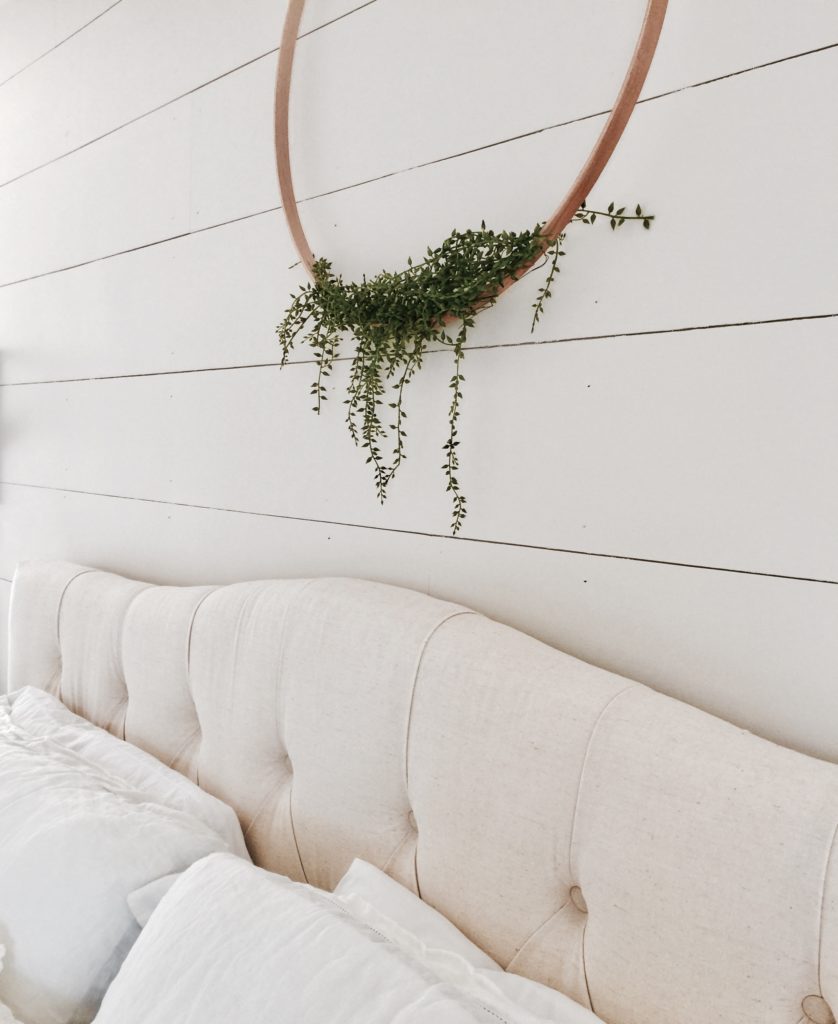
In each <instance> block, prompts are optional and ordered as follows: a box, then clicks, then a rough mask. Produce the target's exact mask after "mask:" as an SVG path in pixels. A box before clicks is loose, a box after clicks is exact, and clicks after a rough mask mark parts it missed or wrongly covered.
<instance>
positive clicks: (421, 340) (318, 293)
mask: <svg viewBox="0 0 838 1024" xmlns="http://www.w3.org/2000/svg"><path fill="white" fill-rule="evenodd" d="M625 211H626V208H625V207H622V206H621V207H619V208H617V207H616V206H615V204H614V203H611V204H610V205H609V206H608V208H607V210H604V211H603V210H589V209H588V208H587V207H586V205H585V204H584V203H583V204H582V206H581V207H580V208H579V210H577V212H576V213H575V214H574V216H573V220H572V222H571V223H577V224H594V223H595V222H596V220H597V218H602V219H603V220H605V221H607V222H608V223H609V224H610V225H611V228H612V229H616V228H618V227H621V226H622V225H623V224H624V223H625V222H626V221H628V220H634V221H638V222H641V223H642V224H643V227H644V228H648V227H650V225H651V222H652V220H653V219H654V217H653V216H652V215H651V214H647V213H644V212H643V210H642V209H641V207H640V206H637V207H636V209H635V212H634V213H633V214H627V213H626V212H625ZM541 228H542V225H541V224H537V225H536V226H535V227H534V228H533V229H532V230H529V231H517V232H516V231H500V232H495V231H492V230H490V229H489V228H487V227H486V225H485V223H484V224H482V225H481V226H480V229H479V230H476V231H453V232H452V233H451V234H450V235H449V236H448V238H446V239H445V241H444V242H442V244H441V245H439V246H438V247H437V248H436V249H430V248H429V249H428V250H427V253H426V256H425V258H424V259H422V260H421V261H419V262H417V263H413V262H412V261H411V260H408V265H407V267H406V268H405V269H404V270H401V271H398V272H391V271H382V272H381V273H380V274H377V275H376V276H375V277H372V278H370V279H369V280H368V279H367V278H366V277H364V278H363V279H362V280H361V281H359V282H346V281H344V280H343V278H342V277H341V276H340V275H339V274H336V273H335V272H334V271H333V269H332V264H331V263H330V262H329V260H326V259H319V260H317V261H316V262H315V263H314V267H313V274H314V280H313V281H312V282H310V283H308V284H305V285H303V286H302V287H301V288H300V290H299V291H298V292H297V293H296V294H295V295H292V296H291V305H290V306H289V307H288V310H287V311H286V313H285V317H284V319H283V321H282V323H281V324H280V325H279V327H278V328H277V335H278V337H279V343H280V345H281V347H282V362H281V365H282V366H285V364H286V363H287V361H288V358H289V356H290V354H291V351H292V349H293V347H294V344H295V343H296V342H297V340H298V339H299V338H300V336H302V337H303V340H304V341H305V343H306V344H308V345H309V346H310V347H311V348H312V349H313V351H314V355H315V361H316V364H317V377H316V380H315V381H314V383H313V384H312V386H311V394H312V396H313V398H314V411H315V412H317V413H319V412H320V410H321V407H322V404H323V402H324V401H325V400H326V379H327V378H328V377H329V375H330V374H331V372H332V368H333V366H334V363H335V360H336V359H337V358H338V354H339V346H340V341H341V338H342V336H343V334H344V333H345V332H350V333H351V334H352V335H353V336H354V338H355V342H356V344H355V351H354V355H352V357H351V364H350V370H349V383H348V386H347V397H346V398H345V399H344V404H345V405H346V423H347V426H348V428H349V433H350V434H351V436H352V439H353V441H354V442H355V444H356V445H357V446H359V447H360V448H362V449H364V450H365V451H366V452H367V460H366V461H367V464H368V465H370V466H372V472H373V478H374V482H375V489H376V494H377V495H378V499H379V501H381V502H384V500H385V498H386V497H387V489H388V487H389V485H390V483H391V481H392V480H393V477H394V476H395V474H396V472H397V470H398V468H399V466H400V465H401V463H402V462H403V461H404V459H405V458H406V457H407V456H406V452H405V440H406V438H407V433H406V430H405V420H406V419H407V412H406V411H405V407H404V395H405V389H406V388H407V385H408V384H409V383H410V382H411V380H412V379H413V377H414V376H415V375H416V372H417V371H418V370H419V369H421V367H422V363H423V360H424V357H425V355H426V354H427V353H428V351H429V349H430V347H431V346H432V345H443V346H445V347H447V348H450V349H451V351H452V353H453V357H454V372H453V374H452V376H451V379H450V381H449V388H450V391H451V401H450V405H449V408H448V437H447V440H446V441H445V444H444V445H443V446H442V450H443V452H444V462H443V463H442V470H443V473H444V478H445V484H446V491H448V492H449V493H450V495H451V501H452V521H451V530H452V533H454V534H456V533H457V532H458V531H459V529H460V527H461V526H462V523H463V520H464V519H465V516H466V498H465V495H464V494H463V492H462V490H461V488H460V483H459V480H458V479H457V473H458V470H459V456H458V448H459V444H460V442H459V437H458V424H459V419H460V411H461V405H462V399H463V388H462V385H463V383H464V381H465V377H464V376H463V373H462V364H463V359H464V356H465V344H466V340H467V337H468V332H469V330H470V329H471V327H473V326H474V318H475V311H476V310H477V309H485V308H487V307H488V306H492V305H494V303H495V301H496V299H497V294H498V290H499V289H500V287H501V285H502V284H503V282H504V281H505V280H506V279H507V278H509V277H510V276H512V277H514V276H517V275H518V274H519V273H520V268H521V267H525V266H528V265H529V264H530V263H531V262H532V261H533V260H539V258H540V257H543V259H540V262H538V263H537V265H536V266H535V267H533V269H537V268H538V267H544V266H546V267H547V275H546V277H545V281H544V284H543V285H542V287H541V288H540V289H539V291H538V295H537V297H536V301H535V302H534V303H533V316H532V329H533V330H534V329H535V325H536V324H537V323H538V321H539V319H540V318H541V316H542V314H543V312H544V306H545V304H546V302H547V300H548V299H549V298H551V297H552V294H553V292H552V286H553V283H554V281H555V278H556V276H557V274H558V273H559V269H560V268H559V259H560V258H561V257H562V256H564V255H565V253H564V250H563V248H562V244H563V242H564V239H565V235H564V234H561V235H559V237H558V238H556V239H555V240H553V241H547V240H545V238H544V237H543V236H542V235H541V233H540V232H541ZM452 319H453V320H455V321H457V322H458V323H456V325H455V326H454V327H452V326H451V320H452ZM385 447H386V448H388V449H389V451H388V452H386V453H385V451H384V449H385Z"/></svg>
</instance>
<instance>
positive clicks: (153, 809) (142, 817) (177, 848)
mask: <svg viewBox="0 0 838 1024" xmlns="http://www.w3.org/2000/svg"><path fill="white" fill-rule="evenodd" d="M56 705H57V706H56ZM192 790H195V791H196V792H191V791H192ZM214 804H217V805H218V806H213V805H214ZM230 814H232V811H231V810H230V809H227V810H225V809H224V807H223V805H221V804H220V802H218V801H214V799H213V798H212V797H210V796H209V795H208V794H206V793H202V792H201V791H199V790H197V787H195V786H193V785H192V783H190V782H189V781H188V780H187V779H185V778H183V777H182V776H178V775H177V774H176V773H174V772H170V770H169V769H167V768H165V766H163V765H161V764H159V763H158V762H156V761H155V760H154V758H152V757H150V755H147V754H144V753H143V752H142V751H139V750H136V749H135V748H131V747H130V745H129V744H126V743H123V742H122V741H121V740H117V739H115V738H114V737H111V736H109V735H108V734H106V733H104V732H103V731H102V730H97V729H96V727H95V726H92V725H89V724H88V723H84V722H82V721H81V720H80V719H77V718H76V716H73V715H71V714H70V712H67V711H66V709H63V708H62V706H61V705H60V702H58V701H56V700H55V698H52V697H49V695H47V694H42V693H41V692H40V691H36V690H21V691H16V692H15V693H13V694H10V695H7V696H5V697H2V698H0V821H1V822H2V828H0V943H2V944H3V945H5V947H6V964H5V969H4V971H3V973H2V975H0V1000H2V1001H3V1002H5V1003H6V1004H7V1005H8V1008H9V1009H10V1011H11V1012H12V1013H14V1014H16V1015H17V1016H19V1017H22V1018H23V1019H25V1020H26V1021H27V1022H28V1024H85V1022H88V1021H90V1020H91V1019H92V1018H93V1016H94V1015H95V1013H96V1011H97V1009H98V1005H99V1002H100V1001H101V997H102V995H103V994H104V992H105V989H106V988H107V985H108V984H109V982H110V981H111V979H112V978H113V976H114V974H115V973H116V971H117V969H118V968H119V965H120V963H121V962H122V959H123V958H124V956H125V954H126V953H127V952H128V950H129V948H130V947H131V945H132V944H133V942H134V940H135V939H136V936H137V934H138V932H139V927H138V925H137V924H136V922H135V921H134V919H133V917H132V915H131V913H130V910H129V908H128V903H127V897H128V895H129V893H131V892H133V891H134V890H135V889H137V888H139V887H140V886H144V885H146V884H148V883H149V882H150V881H152V880H154V879H156V878H160V877H161V876H164V875H167V874H170V873H172V872H174V871H183V870H184V869H185V868H187V867H188V866H189V865H190V864H192V863H193V862H194V861H196V860H198V859H200V858H202V857H204V856H206V855H207V854H208V853H212V852H213V851H217V850H229V849H231V848H232V849H234V850H235V851H236V852H238V853H240V852H241V851H243V849H244V845H243V839H242V837H241V829H240V828H239V827H238V824H237V822H235V818H234V817H233V819H231V818H230V817H229V815H230ZM234 824H235V829H237V830H238V836H236V831H235V829H234V828H233V825H234ZM216 829H218V831H217V830H216Z"/></svg>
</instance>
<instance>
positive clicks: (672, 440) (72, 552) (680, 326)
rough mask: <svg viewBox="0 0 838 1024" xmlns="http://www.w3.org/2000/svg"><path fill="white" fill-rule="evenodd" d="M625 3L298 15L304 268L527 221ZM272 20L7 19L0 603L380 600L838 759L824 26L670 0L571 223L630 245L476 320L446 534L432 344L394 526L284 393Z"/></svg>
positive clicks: (12, 3) (289, 258) (145, 8)
mask: <svg viewBox="0 0 838 1024" xmlns="http://www.w3.org/2000/svg"><path fill="white" fill-rule="evenodd" d="M641 7H642V4H641V2H640V0H626V2H624V3H623V2H621V3H619V4H618V3H614V2H608V0H596V2H594V3H588V4H578V3H575V2H572V0H564V2H561V3H557V2H556V0H527V2H525V3H520V4H515V5H513V6H510V5H509V4H508V3H505V2H503V3H502V2H501V0H481V2H480V3H479V4H478V3H477V2H476V0H463V2H461V3H458V4H451V3H450V2H449V3H446V2H444V0H372V2H369V3H366V4H361V5H358V4H357V2H353V0H309V4H308V10H307V15H306V23H305V25H304V32H305V37H304V38H303V39H302V41H301V42H300V44H299V48H298V67H297V70H296V74H295V85H294V94H293V117H294V158H295V170H296V175H297V185H298V193H299V195H300V196H301V197H304V200H305V201H304V204H303V206H302V210H303V216H304V218H305V222H306V226H307V228H308V230H309V232H310V236H311V238H312V242H313V245H314V248H315V251H317V252H323V253H328V254H330V255H331V256H332V257H333V258H334V260H335V262H336V263H337V264H338V265H339V266H340V267H341V268H342V269H343V270H344V271H345V272H346V273H347V274H350V275H354V274H359V273H361V272H363V271H370V270H372V271H374V270H376V269H378V268H379V267H380V266H382V265H387V264H394V263H398V262H401V261H402V260H403V259H404V258H405V256H406V255H407V254H408V253H410V252H413V253H416V252H421V251H422V249H423V248H424V246H425V245H427V244H429V243H432V242H436V241H439V240H440V239H441V238H442V237H444V236H445V235H446V234H447V233H448V231H449V230H450V228H451V227H452V226H455V225H456V226H460V227H466V226H468V225H470V224H475V223H478V222H479V221H480V220H481V219H482V218H484V217H485V218H486V220H487V221H488V222H490V223H492V224H495V225H497V226H500V227H517V226H526V225H529V224H531V223H533V222H535V221H536V220H538V219H541V218H543V217H544V216H545V214H547V213H548V212H549V211H550V210H551V208H552V206H553V205H554V204H555V202H556V200H557V199H558V197H559V194H560V193H561V191H562V189H563V186H564V185H565V184H566V183H567V181H568V180H569V177H570V175H571V174H572V173H573V171H574V169H575V167H576V166H577V165H578V163H579V161H580V159H581V156H582V154H583V153H584V152H585V149H586V147H588V146H589V145H590V143H591V141H592V139H593V138H594V136H595V134H596V133H597V132H598V130H599V128H600V127H601V124H602V120H603V116H604V115H603V111H605V110H607V108H608V106H609V103H610V100H611V98H612V97H613V95H614V92H615V91H616V87H617V84H618V81H619V78H620V74H621V66H622V65H623V64H624V62H625V60H626V59H627V56H628V52H629V50H630V47H631V43H632V37H633V34H634V33H635V32H636V29H637V26H638V22H639V15H640V12H641ZM245 8H246V9H245ZM283 13H284V11H283V3H282V0H250V2H249V3H248V4H247V5H244V6H243V5H241V4H235V3H232V2H231V0H211V2H208V0H178V2H177V3H175V4H173V3H171V2H170V0H117V2H116V3H112V2H108V0H100V2H98V3H97V2H94V0H62V2H60V3H59V2H58V0H8V2H6V3H5V4H3V5H2V6H0V83H2V84H0V139H2V145H0V236H1V237H2V238H3V245H2V247H0V342H2V352H1V353H0V358H2V362H0V417H2V419H1V421H0V422H1V423H2V449H1V450H0V480H2V490H0V499H1V501H2V505H0V507H1V508H2V528H3V535H2V548H0V563H1V564H0V576H2V577H3V578H4V579H3V581H0V601H2V602H3V603H5V602H7V600H8V581H9V580H10V579H11V576H12V574H13V572H14V566H15V564H16V563H17V562H18V561H19V560H21V559H25V558H53V557H54V558H68V559H74V560H77V561H81V562H87V563H90V564H95V565H100V566H103V567H106V568H110V569H114V570H116V571H119V572H124V573H128V574H134V575H137V576H141V577H145V578H148V579H153V580H159V581H162V582H183V583H191V582H198V581H208V580H212V581H227V580H235V579H244V578H252V577H270V576H289V575H320V574H345V575H358V576H367V577H371V578H375V579H383V580H387V581H390V582H395V583H399V584H403V585H406V586H411V587H415V588H417V589H420V590H427V591H429V592H430V593H433V594H437V595H440V596H442V597H446V598H451V599H454V600H459V601H463V602H465V603H467V604H469V605H471V606H473V607H476V608H478V609H480V610H483V611H485V612H487V613H488V614H490V615H493V616H495V617H496V618H499V619H501V620H503V621H505V622H509V623H511V624H512V625H514V626H517V627H519V628H521V629H524V630H526V631H528V632H531V633H533V634H534V635H536V636H539V637H541V638H543V639H545V640H547V641H548V642H550V643H554V644H557V645H559V646H561V647H563V648H565V649H566V650H569V651H571V652H572V653H575V654H578V655H580V656H582V657H585V658H588V659H589V660H592V661H594V662H597V663H599V664H603V665H605V666H607V667H609V668H612V669H615V670H617V671H621V672H624V673H626V674H628V675H632V676H635V677H637V678H640V679H643V680H645V681H647V682H649V683H651V684H652V685H654V686H656V687H659V688H660V689H662V690H664V691H666V692H669V693H672V694H675V695H677V696H679V697H682V698H684V699H686V700H689V701H691V702H692V703H695V704H697V705H699V706H702V707H705V708H707V709H709V710H712V711H715V712H717V713H719V714H722V715H724V716H725V717H728V718H731V719H732V720H734V721H736V722H739V723H741V724H743V725H745V726H748V727H749V728H752V729H754V730H756V731H758V732H761V733H763V734H765V735H767V736H770V737H772V738H777V739H779V740H781V741H784V742H787V743H789V744H791V745H794V746H798V747H800V748H802V749H805V750H808V751H811V752H814V753H817V754H821V755H824V756H828V757H831V758H833V759H838V686H836V674H837V673H838V629H836V619H838V532H837V531H836V529H835V523H836V522H838V487H836V484H835V473H834V464H835V459H836V454H838V413H836V408H838V403H836V397H838V395H837V394H836V392H838V387H836V385H838V344H836V343H838V288H836V285H837V284H838V259H836V243H835V238H836V228H838V202H836V189H835V186H834V167H835V164H836V157H838V128H836V123H835V116H834V97H835V95H836V93H837V92H838V6H836V5H835V4H833V3H827V2H824V0H804V2H802V3H801V4H798V5H797V6H796V7H795V12H794V17H793V18H789V16H788V6H787V4H780V3H775V2H773V0H772V2H770V3H766V2H765V0H739V2H737V3H736V4H735V5H731V4H730V3H728V2H727V0H705V2H703V3H701V4H698V3H695V2H691V0H671V9H670V14H669V17H668V20H667V24H666V27H665V29H664V35H663V38H662V41H661V46H660V49H659V52H658V55H657V57H656V60H655V65H654V67H653V70H652V73H651V75H650V78H649V82H648V84H647V88H646V90H645V93H644V99H643V102H642V103H641V105H640V106H639V107H638V109H637V111H636V113H635V116H634V119H633V120H632V122H631V124H630V126H629V129H628V131H627V133H626V136H625V137H624V139H623V141H622V142H621V144H620V147H619V149H618V152H617V154H616V156H615V157H614V159H613V160H612V162H611V164H610V165H609V167H608V168H607V170H606V173H605V176H604V179H603V182H602V184H601V186H600V187H598V188H597V190H596V193H595V195H594V197H592V198H595V199H596V198H599V199H600V200H602V201H604V202H608V200H609V199H611V198H612V197H613V198H617V199H620V200H623V201H630V202H634V201H635V200H638V199H639V200H640V201H641V202H643V204H644V206H647V207H648V208H650V209H653V210H654V211H655V213H656V214H657V217H658V219H657V221H656V224H655V228H654V230H653V231H652V232H649V233H646V232H637V231H632V230H631V229H630V227H629V226H626V227H625V228H624V229H623V231H622V232H621V233H619V234H618V235H616V236H614V237H611V233H610V232H607V231H597V230H593V231H592V230H589V229H584V228H583V229H578V228H577V229H574V230H573V232H572V235H571V237H569V239H568V244H567V248H568V251H569V256H568V258H567V260H566V266H565V269H564V271H563V273H562V276H561V282H560V285H559V287H557V288H556V290H555V298H554V300H553V305H552V306H551V307H550V308H549V309H548V313H547V315H546V316H545V318H544V320H543V321H542V322H541V324H539V327H538V329H537V332H536V333H535V334H534V335H530V334H529V330H528V311H529V305H530V303H531V301H532V297H533V291H534V288H535V287H537V282H535V281H530V280H528V281H526V282H524V283H522V284H520V285H519V286H517V288H516V289H515V290H513V291H512V292H510V293H509V294H508V295H507V296H506V297H505V298H504V299H503V300H502V302H501V303H499V305H498V306H497V307H496V308H495V309H493V310H491V311H489V312H488V313H486V314H484V315H483V316H482V317H481V318H480V320H479V321H478V327H477V329H476V330H475V332H474V334H473V339H472V344H471V350H470V351H469V354H468V357H467V360H466V376H467V382H466V398H465V406H464V411H463V423H462V431H461V436H462V441H463V443H462V449H461V450H462V459H463V472H462V473H461V479H462V481H463V483H464V484H465V487H466V490H467V493H468V496H469V499H470V515H469V519H468V520H467V523H466V526H465V530H464V535H463V536H462V537H461V538H458V539H456V540H452V539H451V538H449V537H448V536H447V535H446V533H447V524H448V507H447V502H446V499H445V496H444V494H443V490H442V482H441V480H440V478H439V462H440V455H439V447H440V445H441V443H442V441H443V439H444V431H445V422H444V420H445V408H444V405H445V390H446V389H445V387H444V382H445V378H446V377H447V375H448V373H449V372H450V368H449V365H448V361H447V358H446V356H445V355H444V354H440V355H436V356H433V357H431V358H430V359H429V360H428V362H427V368H426V373H425V374H424V375H423V379H420V380H417V382H416V384H415V385H414V387H413V389H412V390H413V392H414V394H413V395H412V396H411V399H410V409H411V411H412V416H411V422H412V423H413V430H412V432H411V438H410V442H411V446H412V447H411V450H410V459H409V461H408V462H407V463H406V464H405V466H404V467H403V469H402V472H401V479H399V480H397V481H396V484H395V485H394V488H393V491H392V497H391V499H390V501H389V502H388V504H387V505H386V506H385V507H384V508H379V507H378V505H377V504H376V503H375V500H374V497H373V494H372V489H371V483H370V480H369V479H368V475H367V473H366V472H365V467H364V466H363V460H362V459H361V458H360V457H359V455H358V454H357V453H356V452H354V451H353V450H352V447H351V443H350V442H349V441H348V438H347V437H346V435H345V431H344V428H343V425H342V415H341V412H340V405H339V402H338V401H335V402H333V403H332V405H331V407H330V406H328V405H327V407H326V412H325V414H324V416H323V417H321V419H320V420H317V419H315V418H314V417H313V415H312V414H311V413H310V412H309V411H308V407H309V405H310V400H309V397H308V394H307V391H308V383H309V379H310V376H311V372H312V368H311V365H310V363H306V362H305V353H304V352H300V353H299V356H298V358H297V362H296V363H295V364H294V365H292V366H290V367H289V368H288V369H286V370H285V371H284V372H283V373H281V374H280V372H279V370H278V368H277V365H276V363H277V349H276V345H275V339H274V336H273V328H274V326H275V325H276V323H277V322H278V320H279V319H280V317H281V314H282V310H283V308H284V304H285V301H286V299H287V295H288V293H289V291H290V290H291V289H292V288H294V287H295V286H296V285H297V284H298V283H299V281H300V277H299V272H298V270H289V269H288V267H289V264H291V263H292V262H293V255H292V250H291V247H290V244H289V241H288V239H287V237H286V232H285V228H284V224H283V221H282V217H281V213H280V212H279V211H278V207H277V204H278V197H277V187H276V181H275V170H274V163H273V149H272V103H273V77H274V74H275V68H276V51H275V46H276V40H277V39H278V35H279V30H280V25H281V20H282V15H283ZM431 60H432V64H429V61H431ZM344 373H345V364H344V365H343V366H342V367H341V368H340V370H339V371H338V372H337V373H336V375H335V378H334V383H335V384H336V385H338V386H339V385H340V383H341V381H342V379H343V374H344ZM519 441H523V447H522V446H521V445H519V443H518V442H519ZM0 612H2V608H0Z"/></svg>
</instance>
